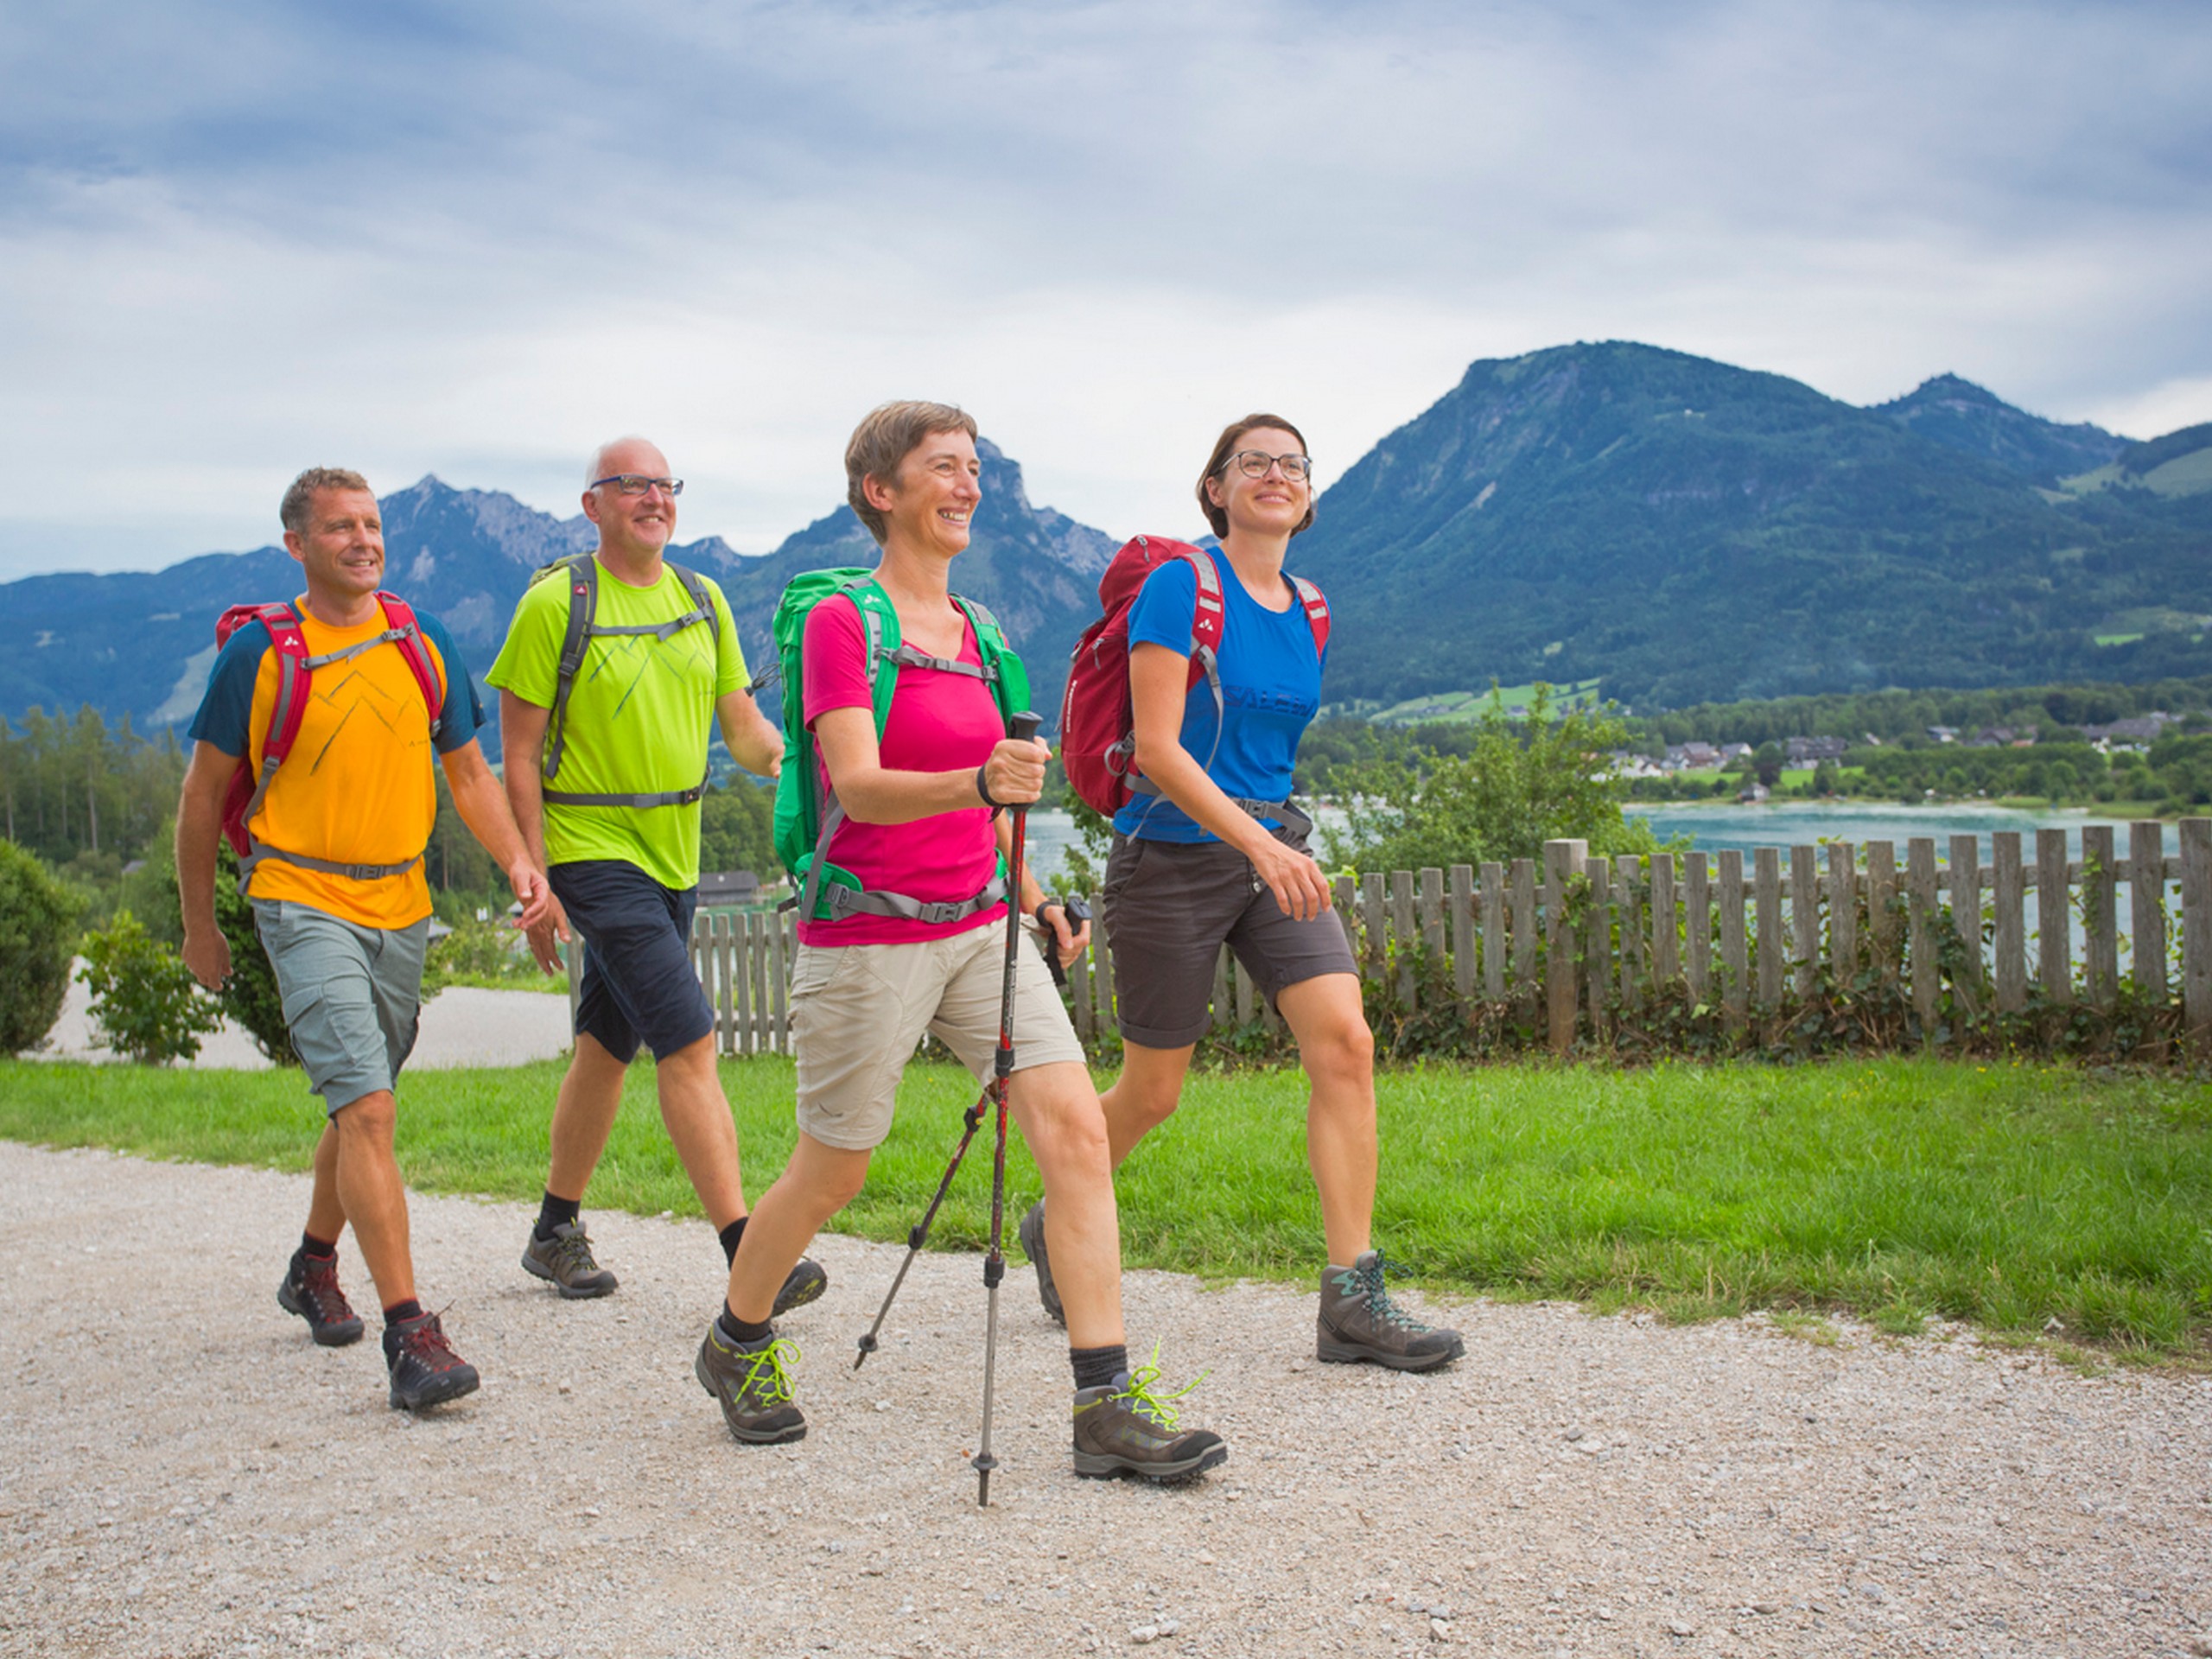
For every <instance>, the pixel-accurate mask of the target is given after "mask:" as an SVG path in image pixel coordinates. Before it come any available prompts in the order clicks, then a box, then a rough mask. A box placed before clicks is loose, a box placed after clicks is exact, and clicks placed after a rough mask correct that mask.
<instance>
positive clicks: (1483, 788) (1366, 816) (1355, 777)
mask: <svg viewBox="0 0 2212 1659" xmlns="http://www.w3.org/2000/svg"><path fill="white" fill-rule="evenodd" d="M1620 743H1621V724H1620V721H1619V720H1618V717H1617V716H1615V715H1614V714H1613V713H1612V710H1611V705H1610V704H1608V705H1606V707H1605V708H1604V709H1591V708H1587V707H1583V708H1569V709H1566V710H1564V711H1563V712H1561V713H1560V716H1559V718H1558V719H1556V720H1554V719H1553V718H1552V717H1551V688H1550V687H1548V686H1546V685H1541V684H1540V685H1538V686H1537V687H1536V688H1535V692H1534V694H1533V695H1532V696H1531V697H1530V699H1529V717H1528V719H1527V720H1525V721H1516V720H1513V719H1510V718H1509V717H1508V716H1507V715H1506V712H1505V704H1504V701H1503V698H1501V697H1499V696H1497V694H1495V693H1493V694H1492V695H1491V699H1490V702H1488V703H1487V704H1486V705H1485V706H1484V709H1483V712H1482V715H1481V716H1480V717H1479V718H1478V721H1476V722H1475V736H1474V743H1473V747H1472V749H1471V753H1466V754H1464V755H1437V754H1433V753H1425V752H1423V751H1421V750H1419V749H1417V748H1415V747H1413V746H1412V745H1410V744H1408V743H1400V744H1399V745H1398V746H1396V747H1395V752H1394V753H1391V754H1389V756H1388V757H1387V758H1385V759H1383V760H1375V761H1366V762H1357V763H1353V764H1351V765H1347V766H1340V767H1338V769H1337V770H1336V772H1335V776H1334V779H1333V784H1334V787H1335V790H1336V791H1337V796H1338V804H1339V805H1341V806H1342V808H1343V810H1344V829H1343V830H1342V831H1337V830H1325V831H1324V832H1323V836H1322V842H1323V846H1324V847H1325V849H1326V854H1327V857H1328V860H1329V861H1330V862H1332V863H1333V864H1339V865H1350V866H1351V867H1353V868H1357V869H1362V870H1406V869H1423V868H1432V867H1433V868H1448V867H1450V866H1452V865H1453V864H1478V863H1481V862H1483V861H1486V860H1490V859H1497V860H1510V859H1516V858H1536V857H1539V856H1541V854H1542V852H1543V845H1544V843H1545V842H1547V841H1553V840H1558V839H1561V838H1572V839H1580V840H1584V841H1587V842H1589V843H1590V850H1591V852H1592V853H1593V854H1605V855H1611V854H1616V853H1646V852H1655V851H1657V850H1659V842H1658V839H1657V837H1656V836H1654V835H1653V834H1652V831H1651V826H1650V824H1649V823H1648V822H1646V821H1645V820H1643V819H1642V818H1634V819H1631V818H1629V817H1626V816H1624V814H1623V813H1622V811H1621V800H1622V798H1623V796H1624V792H1625V788H1624V785H1623V784H1622V783H1621V782H1620V781H1619V780H1618V779H1613V778H1611V776H1609V775H1608V773H1609V772H1610V767H1609V766H1608V763H1607V761H1606V760H1605V756H1606V755H1607V753H1609V752H1610V751H1611V750H1614V749H1617V748H1618V747H1620Z"/></svg>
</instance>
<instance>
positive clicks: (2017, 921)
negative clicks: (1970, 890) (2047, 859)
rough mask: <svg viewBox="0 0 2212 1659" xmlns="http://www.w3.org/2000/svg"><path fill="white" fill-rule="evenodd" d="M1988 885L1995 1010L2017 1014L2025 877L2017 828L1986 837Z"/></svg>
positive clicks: (2023, 962) (2024, 995)
mask: <svg viewBox="0 0 2212 1659" xmlns="http://www.w3.org/2000/svg"><path fill="white" fill-rule="evenodd" d="M1989 843H1990V848H1989V856H1990V885H1991V887H1992V888H1993V890H1994V892H1995V894H1996V910H1997V919H1996V929H1995V934H1994V938H1993V940H1992V948H1993V951H1994V953H1995V956H1996V958H1997V959H1996V962H1995V963H1993V975H1992V976H1993V978H1994V979H1995V981H1996V982H1997V1011H1998V1012H1999V1014H2018V1012H2019V1011H2020V1010H2021V1009H2022V1008H2024V1007H2027V1005H2028V880H2027V872H2026V870H2025V868H2024V867H2023V866H2022V864H2021V862H2020V832H2019V831H2018V830H2017V829H1999V831H1998V832H1997V833H1996V834H1995V835H1993V836H1991V837H1990V838H1989Z"/></svg>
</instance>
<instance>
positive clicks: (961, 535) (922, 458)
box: [865, 429, 983, 559]
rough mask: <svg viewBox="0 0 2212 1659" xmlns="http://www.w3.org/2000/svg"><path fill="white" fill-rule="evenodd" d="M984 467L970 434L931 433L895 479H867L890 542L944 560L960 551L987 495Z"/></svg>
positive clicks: (902, 462) (901, 462)
mask: <svg viewBox="0 0 2212 1659" xmlns="http://www.w3.org/2000/svg"><path fill="white" fill-rule="evenodd" d="M982 470H983V469H982V461H979V460H977V459H976V441H975V439H973V438H971V437H969V435H968V434H967V433H965V432H963V431H961V430H959V429H954V430H952V431H950V432H931V433H927V434H925V435H924V436H923V438H922V441H921V442H919V443H918V444H916V445H915V446H914V447H913V448H912V449H909V450H908V451H907V452H906V454H905V455H904V456H902V457H901V458H900V460H899V469H898V471H897V473H896V474H893V479H892V480H891V481H890V482H888V483H887V482H885V481H884V480H882V479H880V478H874V477H871V478H869V479H868V480H866V485H865V488H866V490H867V493H868V505H871V506H873V507H874V508H875V510H876V511H877V512H880V513H881V514H882V515H883V523H884V537H883V541H884V545H885V546H886V547H891V546H893V545H896V546H897V547H899V549H901V550H904V551H906V552H912V553H927V554H931V555H934V556H937V557H938V558H943V559H950V558H951V557H952V556H953V555H954V554H956V553H958V552H959V551H960V550H962V549H963V548H964V547H966V546H967V545H968V537H969V529H970V524H971V521H972V520H973V518H974V517H975V512H976V504H977V503H978V502H980V501H981V500H982V499H983V483H982Z"/></svg>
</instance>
